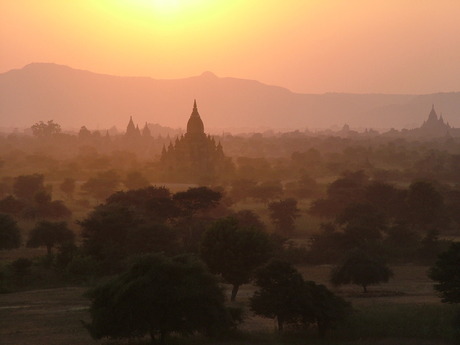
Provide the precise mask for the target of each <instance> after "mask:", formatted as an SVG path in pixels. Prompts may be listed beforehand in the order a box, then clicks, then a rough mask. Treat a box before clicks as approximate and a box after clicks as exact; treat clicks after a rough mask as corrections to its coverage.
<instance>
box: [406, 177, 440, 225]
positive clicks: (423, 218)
mask: <svg viewBox="0 0 460 345" xmlns="http://www.w3.org/2000/svg"><path fill="white" fill-rule="evenodd" d="M406 202H407V212H408V216H409V221H410V222H411V224H413V225H414V226H415V227H416V228H417V229H420V230H425V231H426V230H428V229H430V228H436V227H439V225H440V224H441V222H442V218H443V211H444V202H443V197H442V195H441V193H439V192H438V191H437V190H436V189H435V187H434V186H433V184H431V183H429V182H426V181H417V182H414V183H411V185H410V186H409V190H408V193H407V201H406Z"/></svg>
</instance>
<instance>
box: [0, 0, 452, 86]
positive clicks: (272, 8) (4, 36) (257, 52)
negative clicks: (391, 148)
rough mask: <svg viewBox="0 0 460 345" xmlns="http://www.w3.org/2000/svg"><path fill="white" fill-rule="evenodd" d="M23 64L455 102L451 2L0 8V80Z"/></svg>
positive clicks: (194, 1) (32, 0)
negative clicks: (207, 76)
mask: <svg viewBox="0 0 460 345" xmlns="http://www.w3.org/2000/svg"><path fill="white" fill-rule="evenodd" d="M31 62H54V63H58V64H64V65H69V66H71V67H74V68H78V69H86V70H90V71H93V72H100V73H107V74H115V75H132V76H150V77H153V78H182V77H189V76H194V75H198V74H201V73H202V72H203V71H207V70H209V71H212V72H214V73H215V74H217V75H218V76H231V77H238V78H246V79H256V80H259V81H261V82H264V83H268V84H274V85H280V86H284V87H287V88H289V89H291V90H293V91H297V92H311V93H322V92H329V91H331V92H354V93H431V92H439V91H446V92H447V91H460V1H459V0H330V1H328V0H1V1H0V72H5V71H8V70H10V69H13V68H21V67H23V66H24V65H26V64H28V63H31Z"/></svg>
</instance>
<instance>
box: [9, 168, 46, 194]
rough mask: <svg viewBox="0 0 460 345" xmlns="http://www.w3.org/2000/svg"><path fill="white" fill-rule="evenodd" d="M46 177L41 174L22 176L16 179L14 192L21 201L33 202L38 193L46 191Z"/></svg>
mask: <svg viewBox="0 0 460 345" xmlns="http://www.w3.org/2000/svg"><path fill="white" fill-rule="evenodd" d="M44 179H45V177H44V176H43V175H41V174H33V175H21V176H18V177H16V178H15V179H14V184H13V192H14V195H16V196H17V197H18V198H20V199H27V200H32V199H33V198H34V196H35V194H37V193H38V192H41V191H44V190H45V186H44V185H43V182H44Z"/></svg>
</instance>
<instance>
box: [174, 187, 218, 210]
mask: <svg viewBox="0 0 460 345" xmlns="http://www.w3.org/2000/svg"><path fill="white" fill-rule="evenodd" d="M221 199H222V194H221V193H220V192H216V191H214V190H212V189H210V188H207V187H194V188H189V189H188V190H186V191H185V192H177V193H176V194H174V195H173V200H174V202H175V203H176V205H177V206H178V207H179V209H180V210H181V211H182V213H183V215H184V216H186V217H188V216H194V215H195V214H197V213H198V212H204V211H207V210H209V209H211V208H213V207H216V206H217V205H218V204H219V202H220V200H221Z"/></svg>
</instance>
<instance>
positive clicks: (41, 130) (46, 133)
mask: <svg viewBox="0 0 460 345" xmlns="http://www.w3.org/2000/svg"><path fill="white" fill-rule="evenodd" d="M31 128H32V134H33V135H34V136H36V137H51V136H53V135H55V134H58V133H60V132H61V126H60V125H59V124H57V123H55V122H54V121H53V120H49V121H47V122H46V123H45V122H43V121H39V122H37V123H35V124H34V125H33V126H32V127H31Z"/></svg>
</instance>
